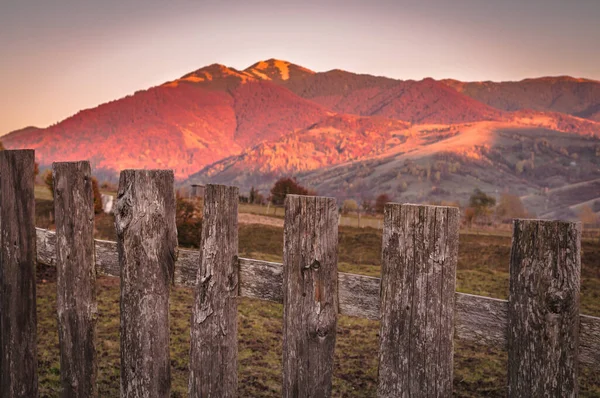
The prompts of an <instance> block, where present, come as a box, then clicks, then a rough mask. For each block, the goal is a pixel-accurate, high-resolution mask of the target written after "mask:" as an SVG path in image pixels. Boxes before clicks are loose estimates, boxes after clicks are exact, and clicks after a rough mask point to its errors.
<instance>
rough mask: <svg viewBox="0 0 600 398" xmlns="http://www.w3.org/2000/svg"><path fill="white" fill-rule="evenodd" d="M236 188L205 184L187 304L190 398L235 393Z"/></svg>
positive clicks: (236, 342)
mask: <svg viewBox="0 0 600 398" xmlns="http://www.w3.org/2000/svg"><path fill="white" fill-rule="evenodd" d="M238 202H239V191H238V189H237V187H226V186H223V185H207V186H206V188H205V190H204V212H203V218H202V238H201V244H200V248H201V249H200V250H201V251H200V261H199V263H200V266H199V267H198V273H197V278H196V288H195V289H196V290H195V294H194V305H193V307H192V323H191V339H190V343H191V349H190V379H189V395H190V397H237V382H238V377H237V366H238V363H237V362H238V361H237V355H238V336H237V296H238V268H239V267H238V264H239V263H238V220H237V215H238Z"/></svg>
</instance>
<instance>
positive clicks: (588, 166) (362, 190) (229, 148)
mask: <svg viewBox="0 0 600 398" xmlns="http://www.w3.org/2000/svg"><path fill="white" fill-rule="evenodd" d="M599 87H600V83H599V82H595V81H592V80H585V79H575V78H570V77H548V78H539V79H526V80H523V81H520V82H501V83H493V82H460V81H456V80H443V81H436V80H433V79H429V78H428V79H423V80H420V81H414V80H396V79H391V78H387V77H382V76H371V75H365V74H356V73H351V72H347V71H343V70H339V69H335V70H331V71H328V72H314V71H311V70H310V69H307V68H304V67H302V66H299V65H295V64H293V63H290V62H287V61H282V60H277V59H269V60H266V61H259V62H257V63H255V64H253V65H251V66H249V67H248V68H246V69H244V70H238V69H235V68H231V67H227V66H224V65H220V64H212V65H208V66H206V67H203V68H201V69H198V70H196V71H193V72H191V73H188V74H186V75H184V76H182V77H180V78H178V79H175V80H172V81H168V82H165V83H164V84H161V85H159V86H156V87H151V88H149V89H147V90H141V91H138V92H136V93H134V94H133V95H130V96H127V97H125V98H121V99H118V100H116V101H112V102H109V103H106V104H102V105H100V106H98V107H96V108H93V109H87V110H83V111H81V112H79V113H77V114H76V115H73V116H71V117H69V118H67V119H65V120H63V121H61V122H60V123H57V124H55V125H53V126H50V127H47V128H41V129H40V128H35V127H29V128H25V129H22V130H19V131H15V132H12V133H10V134H8V135H6V136H4V137H2V142H3V144H4V146H5V147H6V148H33V149H35V150H36V156H37V160H38V162H40V165H41V166H42V167H44V166H49V165H50V164H51V163H52V162H54V161H66V160H80V159H89V160H90V161H91V164H92V167H93V169H94V172H95V173H96V174H97V175H98V173H101V174H102V176H103V178H106V176H109V177H111V178H114V177H115V176H116V175H117V173H118V171H119V170H122V169H125V168H170V169H173V170H174V172H175V176H176V178H177V179H178V180H179V181H180V183H183V184H187V183H190V182H218V183H224V184H234V185H238V186H239V187H240V188H241V190H242V192H244V191H245V190H248V189H249V188H250V187H251V186H256V187H259V188H260V189H262V190H267V191H268V189H269V187H270V186H271V185H272V184H273V182H274V180H275V179H277V178H279V177H281V176H284V175H294V176H297V177H298V178H299V179H300V180H301V182H302V183H304V184H306V185H309V186H311V187H312V188H315V189H317V191H318V192H319V193H320V194H324V195H334V196H338V197H340V198H349V197H354V198H366V199H367V198H368V197H371V196H373V195H374V194H375V193H382V192H386V193H388V194H389V195H390V196H391V197H392V198H394V200H399V201H415V202H431V201H440V200H444V201H450V200H460V201H463V202H464V201H465V200H466V199H467V198H468V195H469V194H470V192H472V190H473V189H474V188H475V187H480V188H482V189H484V190H486V192H492V193H497V192H503V191H504V190H511V191H513V192H514V193H517V194H519V195H521V196H522V197H523V201H524V202H525V203H526V205H527V206H528V207H529V208H530V209H531V210H532V211H534V212H535V213H536V214H538V215H541V216H549V217H550V216H552V217H553V216H560V217H572V216H573V214H574V212H576V210H577V208H578V207H577V206H580V205H581V204H582V203H588V204H590V203H591V204H592V205H594V206H596V203H597V204H598V206H596V207H597V210H595V211H600V198H596V197H597V196H600V194H597V192H598V191H597V189H596V187H597V184H596V183H594V182H593V181H597V180H600V175H599V170H600V142H599V137H600V122H599V121H598V119H599V118H600V100H599V98H600V94H599V92H600V91H599V90H600V89H599ZM190 176H191V177H190ZM187 178H189V179H188V180H186V179H187ZM540 192H541V193H543V194H542V196H540ZM544 195H545V196H544ZM597 200H598V202H596V201H597ZM596 207H594V209H596Z"/></svg>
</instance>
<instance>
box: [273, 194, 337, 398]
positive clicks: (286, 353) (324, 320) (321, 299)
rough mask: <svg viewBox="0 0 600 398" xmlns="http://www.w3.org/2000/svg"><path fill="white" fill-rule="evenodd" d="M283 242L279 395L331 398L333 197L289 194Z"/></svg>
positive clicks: (334, 286)
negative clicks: (281, 379) (280, 381)
mask: <svg viewBox="0 0 600 398" xmlns="http://www.w3.org/2000/svg"><path fill="white" fill-rule="evenodd" d="M283 242H284V245H283V247H284V249H283V264H284V266H283V396H284V397H294V398H301V397H329V396H331V382H332V377H333V355H334V349H335V338H336V336H335V332H336V322H337V313H338V294H337V245H338V211H337V205H336V201H335V199H333V198H322V197H315V196H298V195H287V197H286V199H285V223H284V228H283Z"/></svg>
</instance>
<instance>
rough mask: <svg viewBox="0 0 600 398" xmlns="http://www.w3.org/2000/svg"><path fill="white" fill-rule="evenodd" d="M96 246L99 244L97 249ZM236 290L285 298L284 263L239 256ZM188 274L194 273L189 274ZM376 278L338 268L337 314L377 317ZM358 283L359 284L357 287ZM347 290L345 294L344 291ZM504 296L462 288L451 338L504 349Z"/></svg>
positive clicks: (591, 330) (44, 236) (592, 355)
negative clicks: (489, 295) (476, 293)
mask: <svg viewBox="0 0 600 398" xmlns="http://www.w3.org/2000/svg"><path fill="white" fill-rule="evenodd" d="M55 241H56V235H55V233H54V232H53V231H48V230H44V229H37V247H38V261H39V262H40V263H43V264H48V265H53V264H54V263H55V262H56V260H55V254H54V250H55V246H54V245H55ZM98 247H103V248H104V250H103V251H102V252H98ZM115 258H118V256H117V244H116V242H108V241H99V240H96V268H97V271H98V273H100V274H103V275H107V276H114V277H119V275H120V272H119V271H118V270H115V269H114V267H113V263H114V262H117V263H118V261H117V260H114V259H115ZM199 258H200V254H199V252H198V251H197V250H185V249H179V257H178V258H177V262H176V263H175V284H176V285H181V286H187V287H191V286H194V285H195V283H196V276H195V274H196V271H197V269H198V262H199V261H200V260H199ZM239 262H240V274H239V284H240V289H239V295H240V296H241V297H250V298H255V299H262V300H269V301H274V302H277V303H280V304H281V303H283V265H282V264H281V263H274V262H269V261H262V260H253V259H249V258H240V259H239ZM191 274H194V277H193V278H192V277H191V276H189V275H191ZM379 284H380V279H379V278H374V277H370V276H363V275H354V274H345V273H343V272H340V273H338V290H339V293H338V297H339V313H340V314H342V315H350V316H355V317H359V318H366V319H372V320H378V319H379V311H380V309H379V299H380V298H379ZM356 286H359V287H360V288H358V289H356ZM342 292H345V293H342ZM580 320H581V321H580V324H581V331H580V344H579V359H580V363H583V364H586V365H588V366H592V367H599V368H600V349H599V348H598V347H600V318H598V317H594V316H588V315H581V317H580ZM507 331H508V301H507V300H500V299H495V298H490V297H484V296H477V295H472V294H465V293H456V294H455V338H456V339H458V340H459V341H464V342H469V343H476V344H481V345H483V346H491V347H497V348H501V349H506V344H507V337H506V336H507Z"/></svg>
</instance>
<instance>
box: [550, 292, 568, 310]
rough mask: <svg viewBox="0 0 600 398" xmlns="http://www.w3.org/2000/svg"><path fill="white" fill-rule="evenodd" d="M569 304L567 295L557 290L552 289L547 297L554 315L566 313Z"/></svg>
mask: <svg viewBox="0 0 600 398" xmlns="http://www.w3.org/2000/svg"><path fill="white" fill-rule="evenodd" d="M569 302H570V300H569V297H568V296H567V295H566V293H565V292H562V291H559V290H557V289H550V291H549V292H548V296H547V297H546V303H547V305H548V310H549V311H550V312H552V313H554V314H560V313H562V312H564V311H565V310H566V309H567V307H568V306H569Z"/></svg>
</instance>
